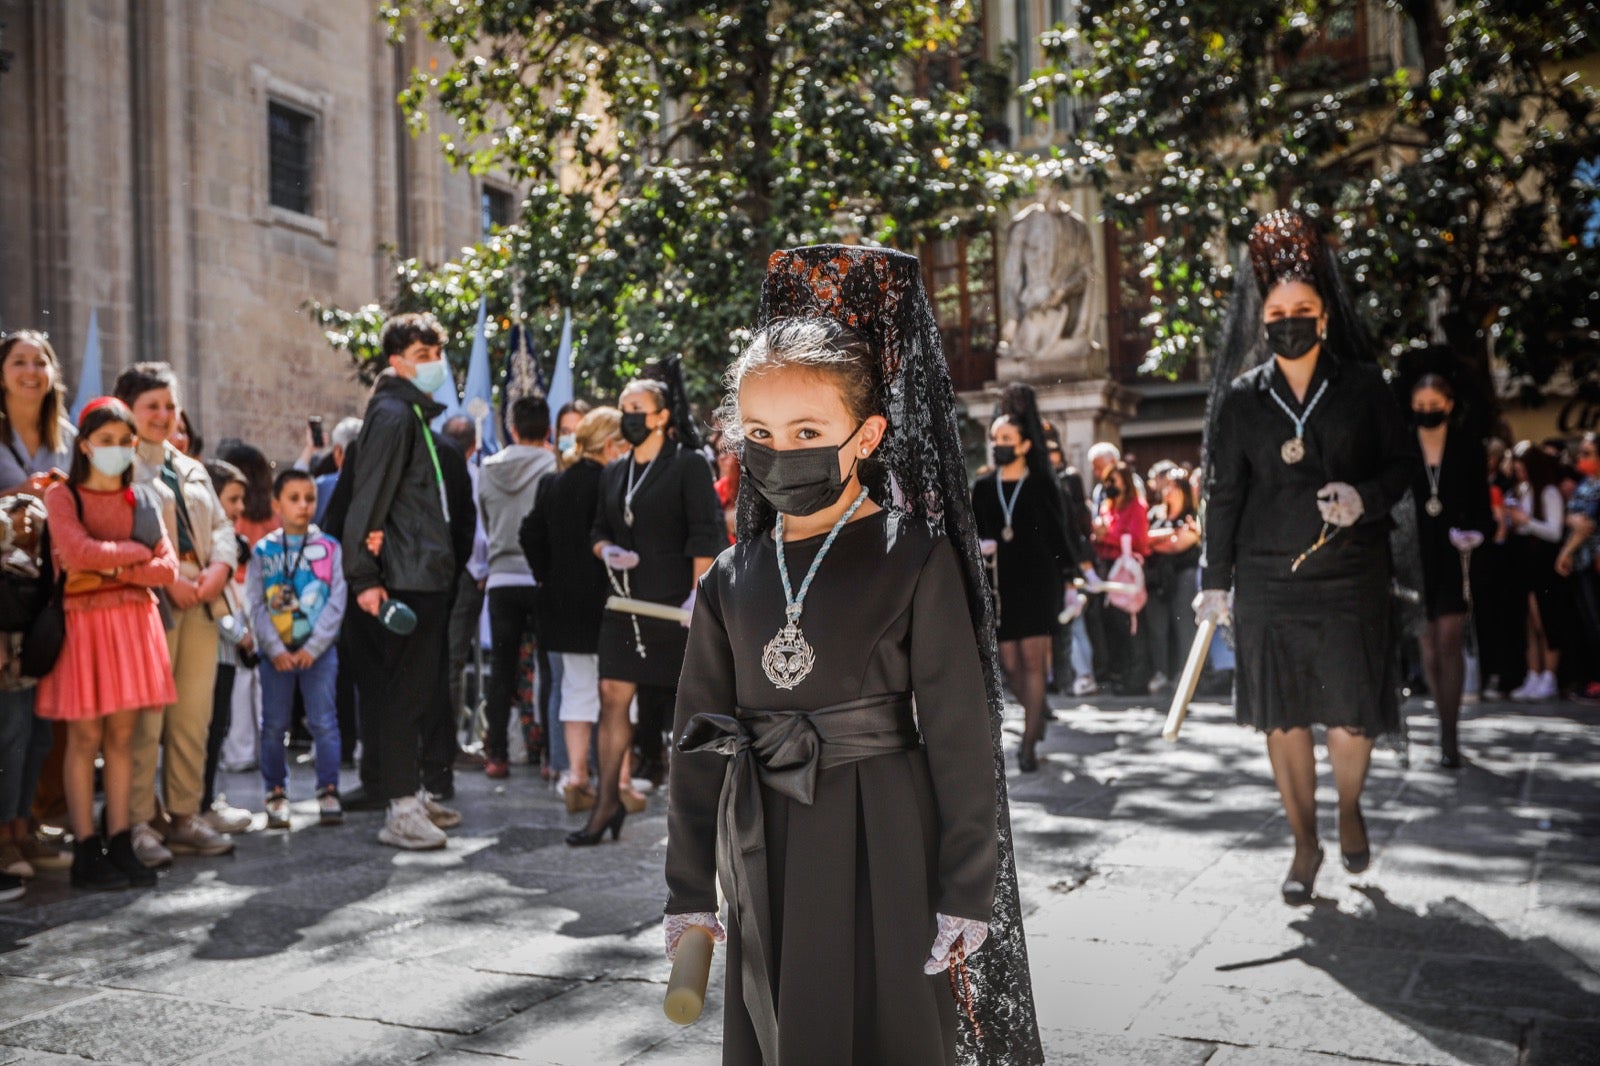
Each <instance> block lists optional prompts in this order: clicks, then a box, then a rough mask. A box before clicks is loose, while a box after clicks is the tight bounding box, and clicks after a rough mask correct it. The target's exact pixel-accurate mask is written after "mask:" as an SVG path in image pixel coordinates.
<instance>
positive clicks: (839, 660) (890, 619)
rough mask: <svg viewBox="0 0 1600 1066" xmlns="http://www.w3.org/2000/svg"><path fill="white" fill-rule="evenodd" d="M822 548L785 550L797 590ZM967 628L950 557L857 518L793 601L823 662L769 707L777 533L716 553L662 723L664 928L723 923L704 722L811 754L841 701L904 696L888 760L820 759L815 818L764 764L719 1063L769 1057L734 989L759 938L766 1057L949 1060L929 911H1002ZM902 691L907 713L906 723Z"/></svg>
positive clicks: (777, 606) (816, 544)
mask: <svg viewBox="0 0 1600 1066" xmlns="http://www.w3.org/2000/svg"><path fill="white" fill-rule="evenodd" d="M823 540H824V538H823V537H820V536H819V537H814V538H810V539H807V540H802V541H790V542H787V543H786V545H785V555H786V559H787V564H788V569H789V574H790V580H791V581H792V582H794V583H795V584H798V583H799V582H800V581H801V580H802V579H803V578H804V575H805V573H806V571H807V569H808V568H809V567H810V565H811V562H812V560H813V559H814V558H815V557H816V554H817V551H818V550H819V549H820V548H821V546H822V543H823ZM970 618H971V616H970V613H969V611H968V608H967V597H966V590H965V585H964V583H963V580H962V577H961V571H960V564H959V563H958V562H957V558H956V553H955V551H954V550H953V549H952V548H951V545H950V543H949V542H948V541H947V540H945V539H944V538H943V537H939V536H935V535H933V534H931V533H930V532H929V531H928V528H927V524H926V523H925V522H924V521H923V520H921V519H914V518H908V517H906V516H903V515H899V514H896V513H893V512H888V511H880V512H878V513H875V514H873V515H870V516H868V517H866V518H862V519H858V520H856V521H854V522H852V523H850V524H849V525H847V526H845V527H844V529H843V530H842V531H841V532H840V534H839V537H838V539H837V541H836V542H835V543H834V545H833V547H832V549H831V550H830V551H829V553H828V555H827V557H826V559H825V560H824V561H823V563H822V566H821V568H820V569H819V571H818V573H817V576H816V579H815V581H814V582H813V584H812V586H811V591H810V593H809V594H808V595H807V597H806V600H805V612H804V614H803V616H802V618H801V629H802V631H803V633H804V636H805V638H806V640H807V641H808V642H809V643H810V644H811V645H812V647H813V648H814V649H815V653H816V659H815V667H814V669H813V670H812V672H811V673H810V674H809V676H807V677H806V678H805V680H803V681H801V682H800V683H799V684H798V686H796V687H795V688H793V689H792V690H789V691H783V690H780V689H779V688H777V687H776V686H775V685H774V684H773V683H772V682H771V681H770V680H768V678H767V676H766V674H765V672H764V671H763V668H762V664H761V660H762V654H763V649H764V648H765V646H766V645H767V643H768V641H770V640H772V638H773V637H774V636H775V635H776V634H777V633H778V630H779V628H780V627H781V626H782V625H783V622H784V598H783V592H782V591H781V585H780V583H779V576H778V566H777V557H776V551H775V548H774V543H773V539H772V537H771V536H770V535H765V536H762V537H760V538H758V539H755V540H751V541H744V542H741V543H740V544H738V545H736V546H735V547H733V548H730V549H728V550H727V551H726V552H725V553H724V554H723V555H722V556H721V557H720V558H718V560H717V562H716V565H714V566H713V567H712V568H711V570H710V572H708V573H707V574H706V576H705V577H704V578H703V579H702V581H701V585H700V595H699V599H698V602H697V604H696V607H695V616H694V624H693V626H692V627H691V629H690V632H689V649H688V655H687V658H686V659H685V661H684V668H683V678H682V682H681V684H680V686H679V688H678V706H677V718H676V722H675V724H674V728H673V736H674V738H675V739H676V740H677V742H678V744H679V753H678V754H677V755H676V757H675V758H674V759H673V763H672V777H671V798H670V809H669V815H668V838H667V866H666V875H667V888H668V890H669V899H668V903H667V908H666V909H667V912H668V913H669V914H680V913H689V912H695V911H715V910H716V909H717V882H716V876H717V841H718V833H719V827H720V826H721V825H722V824H723V823H722V820H721V819H720V818H719V813H718V800H719V797H720V796H721V794H722V791H723V787H724V774H725V771H726V770H727V769H728V768H729V762H730V759H729V756H727V755H721V754H716V753H714V752H712V751H708V750H703V748H702V750H685V749H689V748H693V747H694V745H693V744H688V745H686V744H684V743H683V741H684V737H685V733H686V731H687V732H688V733H690V735H691V737H692V736H693V734H694V732H695V731H694V729H691V728H690V726H691V723H692V722H693V721H694V720H695V718H696V716H697V715H706V714H709V715H715V716H727V719H725V720H724V724H725V725H728V726H730V727H731V726H732V722H733V721H736V722H737V723H738V725H739V726H740V727H741V728H746V729H758V728H759V727H761V726H762V724H763V722H764V721H765V722H767V723H769V724H770V723H771V722H772V721H773V720H774V719H777V720H780V721H784V722H787V723H788V724H789V726H790V727H792V726H794V725H795V724H796V723H797V721H798V720H803V723H804V728H803V729H801V730H800V733H801V734H803V736H804V738H806V739H807V740H809V739H810V738H812V736H813V734H812V733H811V730H812V729H816V730H817V731H819V732H820V733H823V734H826V733H827V729H826V728H825V727H826V719H827V718H828V717H829V715H830V714H832V713H834V712H837V711H838V710H839V709H840V707H839V705H841V704H845V705H849V704H858V705H859V704H865V703H870V704H876V705H878V707H879V709H880V710H881V709H882V705H883V704H884V703H885V702H886V701H887V702H895V701H896V699H897V698H899V699H898V702H899V703H900V707H901V710H902V713H903V716H904V718H905V725H904V726H903V727H902V732H901V736H900V739H903V740H904V743H903V744H898V745H897V746H896V749H895V750H889V751H882V752H881V753H877V754H872V755H871V756H870V757H864V758H857V759H856V760H855V761H848V762H845V763H843V764H842V765H837V764H836V765H832V766H830V765H829V763H830V751H835V750H837V749H834V748H832V742H831V740H830V741H829V742H828V743H824V744H822V746H821V762H820V765H821V767H822V768H821V769H819V770H817V772H816V776H815V784H814V792H813V795H812V798H811V802H809V803H806V802H803V801H802V800H801V799H799V798H796V794H795V788H794V786H793V782H792V780H782V779H783V778H786V777H787V776H788V775H792V774H793V773H794V771H793V770H789V771H782V772H780V771H779V768H778V766H777V765H776V764H777V763H778V762H780V761H781V760H779V759H777V758H774V760H773V764H772V765H769V764H768V763H766V762H763V763H761V768H760V769H759V770H758V771H757V776H758V778H759V780H760V784H759V785H755V786H753V787H754V788H755V789H756V790H757V791H758V793H759V800H760V811H761V813H760V815H759V816H758V817H756V818H755V819H754V825H753V826H752V828H754V827H755V826H759V827H760V829H758V830H756V833H757V836H758V837H759V836H760V835H761V833H762V832H763V831H764V836H765V860H764V862H762V860H761V853H760V852H759V851H758V852H755V853H753V854H751V855H749V856H748V859H747V861H749V862H754V863H760V869H761V871H762V872H763V873H764V875H765V881H766V885H767V889H766V893H765V897H766V898H765V899H756V900H751V901H750V905H751V908H752V909H750V910H746V911H745V913H746V914H747V915H755V916H757V917H756V923H757V926H758V929H757V930H746V929H744V928H742V927H741V925H742V923H741V920H740V918H739V914H740V907H739V906H737V905H735V903H736V901H734V900H731V901H730V906H729V914H730V918H731V921H730V922H729V928H728V948H727V950H728V957H727V972H728V989H727V999H726V1007H725V1017H724V1035H723V1048H722V1061H723V1063H725V1064H731V1066H760V1064H761V1062H762V1056H761V1049H760V1046H759V1044H758V1038H757V1036H756V1023H755V1022H753V1021H752V1012H751V1005H752V1004H751V1003H750V1002H747V995H746V992H747V989H749V988H750V987H751V986H749V985H747V983H746V976H747V975H746V974H745V973H744V972H743V969H744V966H745V961H746V958H747V953H748V954H749V955H750V957H755V952H754V951H753V950H751V949H750V947H749V943H748V941H749V938H750V937H752V936H755V937H757V938H758V939H757V940H756V941H755V943H756V945H757V946H761V945H764V951H765V955H766V958H767V960H768V966H767V967H766V974H765V978H764V980H765V981H766V982H768V987H770V989H771V993H772V998H771V1002H772V1003H773V1004H774V1006H775V1015H776V1030H777V1037H776V1043H777V1050H778V1060H779V1061H780V1062H784V1063H799V1064H804V1063H828V1064H829V1066H851V1064H854V1066H944V1064H953V1063H954V1062H955V1061H956V1058H955V1043H956V1035H957V1024H958V1023H957V1016H956V1010H955V1001H954V999H953V998H952V996H951V993H950V985H949V980H948V977H947V976H946V975H945V974H943V973H941V974H939V975H937V976H933V977H928V976H924V975H923V973H922V964H923V961H924V960H925V959H926V958H927V956H928V951H929V948H930V947H931V945H932V943H933V937H934V934H935V931H936V922H935V917H934V916H935V912H936V911H938V912H943V913H946V914H951V915H956V916H959V917H963V918H973V919H977V920H979V921H985V922H986V921H988V920H989V919H990V913H991V908H992V906H993V902H994V898H993V897H994V891H995V876H996V869H997V862H998V845H997V840H996V834H995V817H996V815H995V808H996V802H997V799H996V791H995V789H996V785H995V774H994V749H993V748H992V747H991V745H990V737H989V719H988V704H987V696H986V692H985V688H984V679H983V672H982V667H981V666H980V660H979V657H978V651H977V642H976V637H975V636H974V632H973V627H972V623H971V620H970ZM906 694H911V695H913V696H914V697H915V721H914V723H912V722H911V721H910V708H909V707H908V706H906V705H905V702H906V701H905V700H904V696H905V695H906ZM773 712H779V713H777V714H776V715H775V714H774V713H773ZM781 712H796V713H795V714H791V715H783V714H782V713H781ZM730 720H731V721H730ZM849 739H852V740H860V739H861V738H860V737H859V736H855V737H851V738H849ZM758 746H759V745H758ZM800 750H805V749H804V747H803V745H800ZM754 757H755V756H754V754H752V753H747V754H743V755H734V756H733V757H732V758H733V759H734V760H735V762H734V766H733V769H734V771H735V773H734V775H732V776H734V777H737V771H738V770H739V768H740V766H741V765H743V766H744V767H745V768H746V769H749V765H748V764H741V763H739V762H738V760H740V759H744V758H754ZM744 780H747V781H748V780H750V779H749V778H744ZM735 809H738V808H737V807H736V808H735ZM735 839H736V840H737V841H739V842H744V841H745V840H746V837H745V836H744V835H742V834H735ZM724 842H725V843H726V842H727V837H726V836H725V837H724ZM728 882H729V878H727V877H726V876H725V877H724V887H725V888H726V887H727V885H728ZM735 883H739V882H737V881H736V882H735ZM980 954H981V953H980Z"/></svg>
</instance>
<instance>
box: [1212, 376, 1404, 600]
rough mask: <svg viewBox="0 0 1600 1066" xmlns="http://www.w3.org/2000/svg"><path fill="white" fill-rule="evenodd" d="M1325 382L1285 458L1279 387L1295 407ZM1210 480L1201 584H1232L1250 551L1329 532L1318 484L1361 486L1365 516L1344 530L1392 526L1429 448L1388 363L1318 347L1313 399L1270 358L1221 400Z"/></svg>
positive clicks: (1270, 550)
mask: <svg viewBox="0 0 1600 1066" xmlns="http://www.w3.org/2000/svg"><path fill="white" fill-rule="evenodd" d="M1324 381H1326V382H1327V383H1328V389H1327V392H1326V393H1325V394H1324V395H1323V396H1322V399H1321V401H1320V402H1318V403H1317V405H1316V408H1315V409H1314V410H1313V411H1312V413H1311V416H1310V418H1309V420H1308V421H1307V422H1306V427H1305V451H1306V454H1305V458H1304V459H1302V460H1301V461H1300V462H1299V463H1293V464H1291V463H1285V462H1284V461H1283V458H1282V456H1281V454H1280V449H1281V448H1282V446H1283V443H1284V442H1285V441H1287V440H1289V439H1290V438H1291V437H1293V436H1294V422H1293V421H1292V420H1291V419H1290V418H1289V416H1288V415H1287V414H1285V413H1284V411H1283V409H1282V408H1281V407H1279V405H1278V404H1277V403H1275V402H1274V401H1273V398H1272V394H1273V393H1276V394H1277V396H1278V397H1279V398H1280V399H1281V400H1283V402H1284V403H1285V404H1287V405H1288V406H1289V408H1290V410H1292V411H1294V412H1295V414H1296V415H1300V414H1302V413H1303V412H1304V410H1305V408H1306V405H1307V404H1309V403H1310V402H1311V400H1312V399H1313V398H1314V397H1315V396H1316V395H1317V391H1318V390H1319V389H1320V388H1321V387H1322V383H1323V382H1324ZM1216 436H1217V439H1216V440H1215V441H1214V442H1213V444H1212V449H1211V450H1212V455H1213V465H1212V469H1211V470H1210V472H1209V476H1210V483H1209V484H1208V485H1207V486H1206V494H1207V505H1206V525H1205V541H1204V549H1203V550H1204V554H1203V562H1202V564H1201V565H1202V566H1203V567H1204V568H1205V572H1204V575H1203V576H1202V578H1201V587H1202V588H1206V589H1227V588H1229V587H1231V586H1232V584H1233V575H1234V564H1235V562H1236V561H1237V560H1238V559H1239V557H1240V556H1243V555H1271V556H1282V557H1283V558H1284V559H1285V560H1286V563H1285V567H1286V568H1287V565H1288V564H1287V560H1292V559H1293V558H1294V557H1295V556H1296V555H1298V554H1299V553H1301V552H1303V551H1305V550H1306V549H1307V548H1309V547H1310V546H1311V545H1312V544H1313V543H1315V542H1316V540H1317V538H1318V536H1319V534H1320V533H1321V532H1322V515H1321V513H1320V512H1319V511H1318V509H1317V491H1318V490H1319V489H1321V488H1322V487H1323V486H1324V485H1326V484H1328V483H1329V482H1332V481H1342V482H1345V483H1347V484H1349V485H1352V486H1354V487H1355V489H1356V491H1357V492H1359V493H1360V494H1361V502H1362V508H1363V509H1362V515H1361V519H1360V521H1358V522H1357V523H1356V525H1355V526H1354V527H1353V528H1352V529H1351V530H1349V531H1346V532H1345V533H1343V534H1341V535H1343V536H1355V537H1370V536H1378V535H1384V534H1387V532H1388V530H1389V529H1390V528H1391V526H1392V525H1393V522H1392V520H1391V519H1390V517H1389V512H1390V510H1391V509H1392V508H1393V507H1394V505H1395V504H1396V503H1398V502H1399V501H1400V499H1401V497H1403V496H1404V495H1405V492H1406V489H1408V488H1410V487H1411V483H1412V478H1413V477H1414V476H1415V475H1416V474H1417V472H1418V467H1419V465H1420V464H1421V458H1420V455H1419V453H1418V450H1417V438H1416V434H1415V432H1413V430H1412V428H1411V426H1410V425H1408V424H1407V422H1406V419H1405V418H1404V417H1403V416H1402V415H1401V412H1400V405H1399V404H1398V403H1397V402H1396V401H1395V398H1394V393H1393V392H1392V391H1391V390H1390V388H1389V386H1388V384H1387V383H1386V382H1385V381H1384V379H1383V372H1382V371H1381V370H1379V369H1378V367H1377V366H1376V365H1374V364H1370V363H1340V362H1338V361H1337V360H1334V359H1332V358H1328V357H1320V358H1319V359H1318V363H1317V369H1316V373H1315V374H1314V375H1313V376H1312V379H1311V384H1310V386H1309V387H1308V388H1307V389H1306V403H1300V402H1298V401H1296V400H1295V398H1294V392H1293V391H1292V390H1291V389H1290V388H1289V384H1288V382H1287V381H1285V380H1284V377H1283V374H1282V373H1281V372H1280V371H1279V370H1278V364H1277V360H1276V359H1273V360H1269V361H1268V362H1266V363H1263V364H1262V365H1261V366H1259V367H1256V368H1255V369H1254V370H1251V371H1249V372H1247V373H1245V374H1241V375H1240V376H1239V377H1238V378H1237V379H1235V381H1234V382H1233V384H1232V385H1230V386H1229V388H1228V391H1227V392H1226V393H1225V394H1224V396H1223V400H1222V409H1221V411H1220V412H1219V414H1218V418H1217V434H1216Z"/></svg>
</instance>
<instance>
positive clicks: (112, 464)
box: [89, 447, 133, 477]
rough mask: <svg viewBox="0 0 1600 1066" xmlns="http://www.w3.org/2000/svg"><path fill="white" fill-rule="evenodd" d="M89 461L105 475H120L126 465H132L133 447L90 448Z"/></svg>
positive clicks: (125, 468)
mask: <svg viewBox="0 0 1600 1066" xmlns="http://www.w3.org/2000/svg"><path fill="white" fill-rule="evenodd" d="M89 463H90V465H92V466H93V467H94V468H95V469H96V470H98V471H100V472H101V473H102V474H104V475H105V476H106V477H121V476H122V475H123V473H124V472H126V471H127V469H128V467H130V466H132V465H133V449H132V448H115V447H100V448H90V449H89Z"/></svg>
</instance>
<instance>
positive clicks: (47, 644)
mask: <svg viewBox="0 0 1600 1066" xmlns="http://www.w3.org/2000/svg"><path fill="white" fill-rule="evenodd" d="M39 547H40V550H41V555H42V562H41V564H40V567H39V584H40V586H41V587H42V588H43V589H46V590H48V592H47V593H46V595H45V597H44V601H43V603H42V604H40V606H39V610H38V613H36V614H35V615H34V616H33V621H32V622H31V623H30V624H29V625H28V627H27V628H26V629H24V630H22V631H21V632H22V650H21V653H20V654H19V655H18V656H17V667H18V669H19V671H20V672H21V674H22V676H23V677H31V678H34V679H35V680H37V679H39V678H42V677H44V676H45V675H46V674H48V673H49V672H50V671H51V670H54V669H55V665H56V660H57V659H59V658H61V647H62V645H64V644H65V643H66V642H67V611H66V602H65V601H66V585H67V576H66V574H65V573H62V574H59V575H58V574H57V573H56V562H55V556H54V554H53V553H52V552H51V550H50V527H49V525H48V524H47V525H46V526H45V527H44V532H43V533H42V534H40V538H39Z"/></svg>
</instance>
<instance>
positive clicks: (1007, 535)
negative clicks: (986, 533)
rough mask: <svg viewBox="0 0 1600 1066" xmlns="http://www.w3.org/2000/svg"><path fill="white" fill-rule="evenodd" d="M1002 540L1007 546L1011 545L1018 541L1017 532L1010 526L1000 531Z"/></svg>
mask: <svg viewBox="0 0 1600 1066" xmlns="http://www.w3.org/2000/svg"><path fill="white" fill-rule="evenodd" d="M1000 539H1001V540H1003V541H1005V542H1006V543H1007V544H1010V543H1011V542H1012V541H1014V540H1016V539H1017V533H1016V530H1014V529H1012V528H1011V527H1010V526H1006V527H1005V528H1004V529H1002V530H1001V531H1000Z"/></svg>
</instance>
